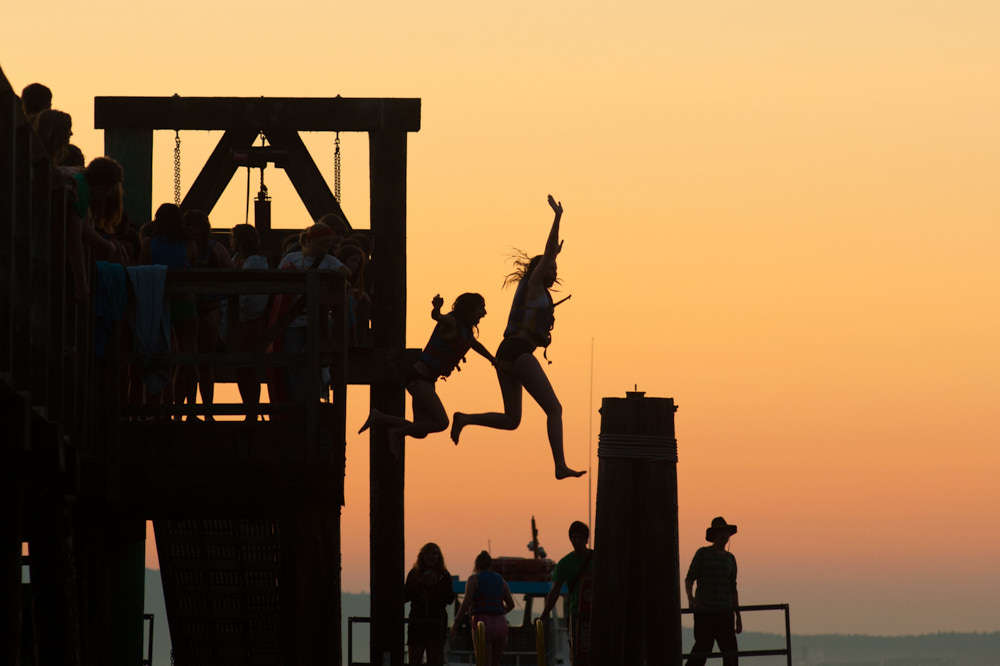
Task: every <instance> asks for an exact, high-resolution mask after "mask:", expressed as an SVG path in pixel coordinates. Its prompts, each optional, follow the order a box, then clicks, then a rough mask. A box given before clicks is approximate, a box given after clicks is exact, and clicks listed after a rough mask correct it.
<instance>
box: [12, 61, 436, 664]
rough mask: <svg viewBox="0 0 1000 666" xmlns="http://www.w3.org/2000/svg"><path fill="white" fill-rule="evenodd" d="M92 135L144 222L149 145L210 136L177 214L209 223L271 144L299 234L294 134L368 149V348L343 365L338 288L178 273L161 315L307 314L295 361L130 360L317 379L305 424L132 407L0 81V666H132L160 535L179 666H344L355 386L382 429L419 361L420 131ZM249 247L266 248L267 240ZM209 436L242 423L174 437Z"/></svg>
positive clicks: (308, 167) (328, 113) (313, 118)
mask: <svg viewBox="0 0 1000 666" xmlns="http://www.w3.org/2000/svg"><path fill="white" fill-rule="evenodd" d="M95 125H96V127H97V128H98V129H103V130H104V132H105V152H106V154H107V155H108V156H110V157H113V158H115V159H116V160H117V161H118V162H119V163H121V164H122V166H123V167H124V169H125V173H126V183H127V186H126V195H125V207H126V211H127V212H128V214H129V216H130V219H132V220H135V221H139V220H141V221H145V220H148V219H150V217H151V211H152V204H153V201H152V193H151V185H150V183H151V179H152V145H153V142H152V136H153V132H154V131H155V130H161V129H166V130H178V129H179V130H188V129H194V130H225V132H224V135H223V137H222V139H221V140H220V142H219V145H218V146H217V147H216V149H215V150H214V151H213V153H212V155H211V156H210V157H209V159H208V162H207V163H206V165H205V168H204V169H202V171H201V173H200V174H199V175H198V177H197V178H196V179H195V181H194V183H193V185H192V187H191V188H190V190H189V191H188V193H187V194H186V196H185V197H184V200H183V202H182V204H181V207H182V208H184V209H201V210H205V211H206V212H208V211H210V210H211V209H212V207H213V206H214V205H215V202H216V201H217V199H218V197H219V196H220V195H221V194H222V191H223V190H224V189H225V186H226V184H227V183H228V182H229V180H230V179H231V177H232V175H233V173H234V172H235V170H236V168H237V167H236V166H234V165H233V163H232V160H231V159H230V155H231V151H232V150H235V149H240V148H246V147H249V146H250V145H251V144H252V142H253V140H254V138H255V137H257V136H258V135H259V134H260V132H262V131H263V132H264V133H265V134H266V136H267V137H268V139H269V141H270V142H271V144H272V146H273V147H275V149H278V150H281V151H283V152H284V153H285V154H286V155H287V156H288V161H287V163H286V164H285V165H284V166H283V167H282V168H285V169H286V171H287V173H288V176H289V178H290V179H291V180H292V182H293V184H294V186H295V188H296V191H297V192H298V194H299V196H300V197H301V198H302V199H303V202H304V203H305V204H306V207H307V209H308V210H309V212H310V214H311V215H312V216H313V217H314V218H317V217H319V216H321V215H322V214H325V213H329V212H338V211H339V210H340V209H339V204H338V202H337V200H336V198H335V197H333V195H332V194H331V192H330V190H329V187H327V186H326V183H325V182H324V181H323V178H322V175H321V174H320V172H319V170H318V168H317V167H316V165H315V163H314V162H313V161H312V159H311V158H310V157H309V155H308V151H306V149H305V146H304V144H303V143H302V141H301V139H300V138H299V135H298V132H299V131H360V132H366V133H368V135H369V146H370V174H371V235H372V237H373V242H374V247H375V256H374V257H373V261H372V265H371V269H372V271H371V273H370V278H369V280H370V283H371V285H372V286H373V287H374V289H375V290H376V292H377V296H376V297H375V299H374V302H373V305H372V308H371V317H370V322H371V329H370V335H369V336H368V340H369V341H370V344H368V345H366V346H364V347H361V346H350V345H349V343H348V336H347V334H346V330H347V328H346V327H347V308H346V287H345V283H344V281H343V279H342V278H340V277H339V276H336V275H334V274H332V273H329V272H322V271H315V270H303V271H250V270H246V271H243V270H241V271H223V270H187V271H170V272H169V273H168V275H167V278H166V287H165V289H166V291H167V293H221V294H227V295H230V303H234V302H236V300H237V299H234V298H233V297H234V296H238V295H239V294H297V295H299V297H300V298H301V299H302V300H303V301H304V302H305V303H306V310H307V312H308V314H309V325H308V327H307V328H308V332H307V342H306V351H305V353H304V354H302V355H298V356H292V355H288V354H280V353H278V354H271V353H264V352H263V349H261V350H260V351H259V353H247V354H236V353H231V352H230V353H213V354H187V355H180V354H161V355H158V356H156V357H155V358H152V359H149V358H147V359H144V361H146V362H163V363H189V364H191V363H212V364H213V365H214V366H216V367H217V368H218V370H219V373H222V374H223V375H224V374H225V373H226V372H227V369H229V370H231V369H232V368H235V367H248V366H249V367H253V366H256V367H268V366H272V367H273V366H277V367H287V366H289V365H293V364H299V365H301V366H303V367H304V369H305V372H306V374H307V376H308V377H310V378H311V380H315V381H311V380H307V382H306V387H307V395H306V399H305V402H304V403H300V404H271V405H262V406H261V411H262V412H264V413H267V414H271V415H274V416H282V417H284V418H274V419H271V420H269V421H244V420H242V416H243V415H244V414H245V410H244V407H243V405H241V404H218V403H216V404H214V405H211V406H206V405H194V406H184V407H177V406H152V405H146V406H143V405H129V404H125V403H124V401H123V400H121V399H120V397H119V396H120V395H121V393H122V391H121V388H122V387H121V385H120V381H121V379H120V378H121V376H122V372H123V369H124V368H125V366H126V365H127V364H129V363H134V362H136V358H135V356H134V355H133V354H131V353H129V352H127V351H126V350H123V349H122V345H121V344H120V338H119V336H120V335H121V334H122V325H121V324H119V325H115V326H114V327H112V329H111V337H110V339H109V342H108V345H107V352H106V353H105V354H104V355H103V357H100V358H99V357H98V356H97V355H96V354H95V352H94V349H95V303H94V299H93V292H94V291H95V289H94V288H93V285H94V283H95V281H96V280H97V274H96V269H95V267H94V265H93V262H90V265H91V274H90V278H91V280H90V283H91V285H92V288H91V292H92V296H91V299H90V300H86V301H75V300H74V297H73V290H72V276H71V275H70V274H69V271H68V268H67V265H68V264H67V260H66V222H65V220H66V199H65V195H64V193H63V186H62V183H61V178H60V176H59V174H58V173H57V172H56V170H55V168H54V167H53V165H52V163H51V160H50V159H49V157H48V155H47V154H46V153H45V151H44V149H43V148H42V147H41V145H40V143H39V142H38V140H37V138H36V137H35V136H34V132H33V131H32V129H31V127H30V125H29V124H28V123H27V121H26V120H25V118H24V115H23V113H22V111H21V107H20V100H19V98H18V97H17V95H16V94H15V92H14V91H13V90H12V88H11V86H10V84H9V82H8V81H7V79H6V77H4V76H3V74H2V72H0V160H2V162H0V233H2V234H3V237H2V239H0V280H2V282H0V312H2V314H0V410H2V414H3V422H4V424H5V430H6V433H7V434H5V436H4V437H3V439H2V440H0V503H2V508H0V552H2V556H0V663H4V664H25V665H29V664H70V665H76V664H81V665H83V664H86V665H90V664H94V665H96V664H102V665H114V666H117V665H119V664H120V665H122V666H125V665H128V666H135V664H138V663H143V658H144V645H143V629H144V627H143V580H144V568H145V564H144V552H145V548H144V540H145V538H146V535H145V525H146V521H147V520H153V521H154V525H155V534H156V541H157V550H158V552H159V557H160V567H161V573H162V578H163V585H164V595H165V599H166V603H167V613H168V619H169V624H170V633H171V639H172V644H173V651H174V654H173V658H174V663H176V664H177V666H195V665H199V666H200V665H202V664H206V665H207V664H212V665H213V666H226V665H229V664H233V665H235V664H283V665H285V666H292V665H296V664H339V663H341V645H340V635H341V632H340V624H341V617H340V590H341V588H340V585H341V583H340V552H341V544H340V508H341V506H342V505H343V502H344V497H343V494H344V473H345V457H346V448H345V436H344V433H345V414H346V411H345V410H346V407H345V405H346V396H347V386H348V385H349V384H355V385H367V386H370V390H371V404H372V406H373V407H375V408H378V409H380V410H382V411H384V412H387V413H397V414H402V413H403V412H404V395H405V394H404V388H403V376H404V372H405V370H406V369H407V367H408V366H409V365H410V364H411V363H412V359H413V356H414V354H415V353H416V350H408V349H407V348H406V340H405V330H406V326H405V320H406V240H405V239H406V145H407V142H406V139H407V133H409V132H415V131H418V130H419V128H420V100H419V99H345V98H340V97H337V98H330V99H289V98H280V99H279V98H178V97H176V96H175V97H165V98H127V97H126V98H111V97H101V98H97V99H96V100H95ZM262 232H264V233H262V240H264V241H265V243H267V242H271V241H274V240H275V239H276V238H277V232H271V233H270V234H268V233H267V230H262ZM230 312H231V314H230V321H233V319H234V315H233V314H232V313H233V308H231V310H230ZM236 321H237V322H238V320H236ZM286 324H287V322H286ZM233 348H234V347H232V346H230V347H229V349H233ZM322 368H328V369H329V371H330V374H331V382H330V386H331V395H330V396H329V400H328V401H325V400H321V396H320V394H319V393H320V389H319V373H320V371H321V369H322ZM207 414H212V415H216V416H221V415H230V416H236V417H238V420H221V419H220V420H216V421H214V422H206V421H180V420H176V419H177V418H180V417H184V416H190V415H201V416H204V415H207ZM376 431H377V432H376ZM384 437H385V435H384V432H383V431H382V429H372V433H371V440H370V456H371V483H370V487H371V490H370V493H371V507H370V515H371V539H372V545H371V553H372V554H371V594H372V612H371V615H372V625H371V646H370V648H371V654H372V656H373V661H376V660H377V661H378V663H391V664H393V665H400V666H401V665H402V664H403V607H404V603H403V589H402V585H401V584H400V581H401V578H400V576H401V573H402V572H403V571H404V570H405V562H404V552H403V550H404V549H403V546H404V543H403V520H404V512H403V480H404V468H405V459H404V458H403V456H402V455H401V456H400V458H399V459H396V458H394V457H393V456H391V455H390V454H389V447H388V442H387V441H384ZM25 543H27V544H28V555H27V556H26V557H25V556H23V555H22V548H23V544H25ZM25 564H27V565H28V568H29V570H30V584H25V585H23V584H22V580H21V579H22V568H23V566H24V565H25ZM157 626H158V627H159V626H162V625H161V624H157ZM376 655H377V657H376Z"/></svg>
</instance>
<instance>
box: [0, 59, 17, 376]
mask: <svg viewBox="0 0 1000 666" xmlns="http://www.w3.org/2000/svg"><path fill="white" fill-rule="evenodd" d="M0 79H2V80H3V87H2V89H0V372H10V369H11V359H12V356H13V337H14V331H13V308H14V281H13V279H12V278H13V275H14V257H13V253H14V220H15V212H14V211H15V205H14V196H15V192H16V191H17V190H16V187H15V183H16V182H17V175H16V172H15V169H16V168H17V160H16V158H15V147H16V143H17V142H16V140H15V136H16V133H17V125H18V122H19V119H20V116H21V100H20V99H19V98H18V97H17V96H16V95H14V93H13V91H11V90H10V84H9V83H7V81H6V79H3V77H2V76H0Z"/></svg>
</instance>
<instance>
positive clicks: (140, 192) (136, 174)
mask: <svg viewBox="0 0 1000 666" xmlns="http://www.w3.org/2000/svg"><path fill="white" fill-rule="evenodd" d="M104 154H105V155H107V156H108V157H112V158H114V159H115V160H117V161H118V163H119V164H121V165H122V169H124V170H125V182H124V183H122V187H123V189H124V190H125V197H124V203H125V212H126V213H128V219H129V220H130V221H131V223H132V224H135V225H141V224H145V223H146V222H149V221H150V220H151V219H152V218H153V130H151V129H132V128H122V127H115V128H109V129H106V130H104Z"/></svg>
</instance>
